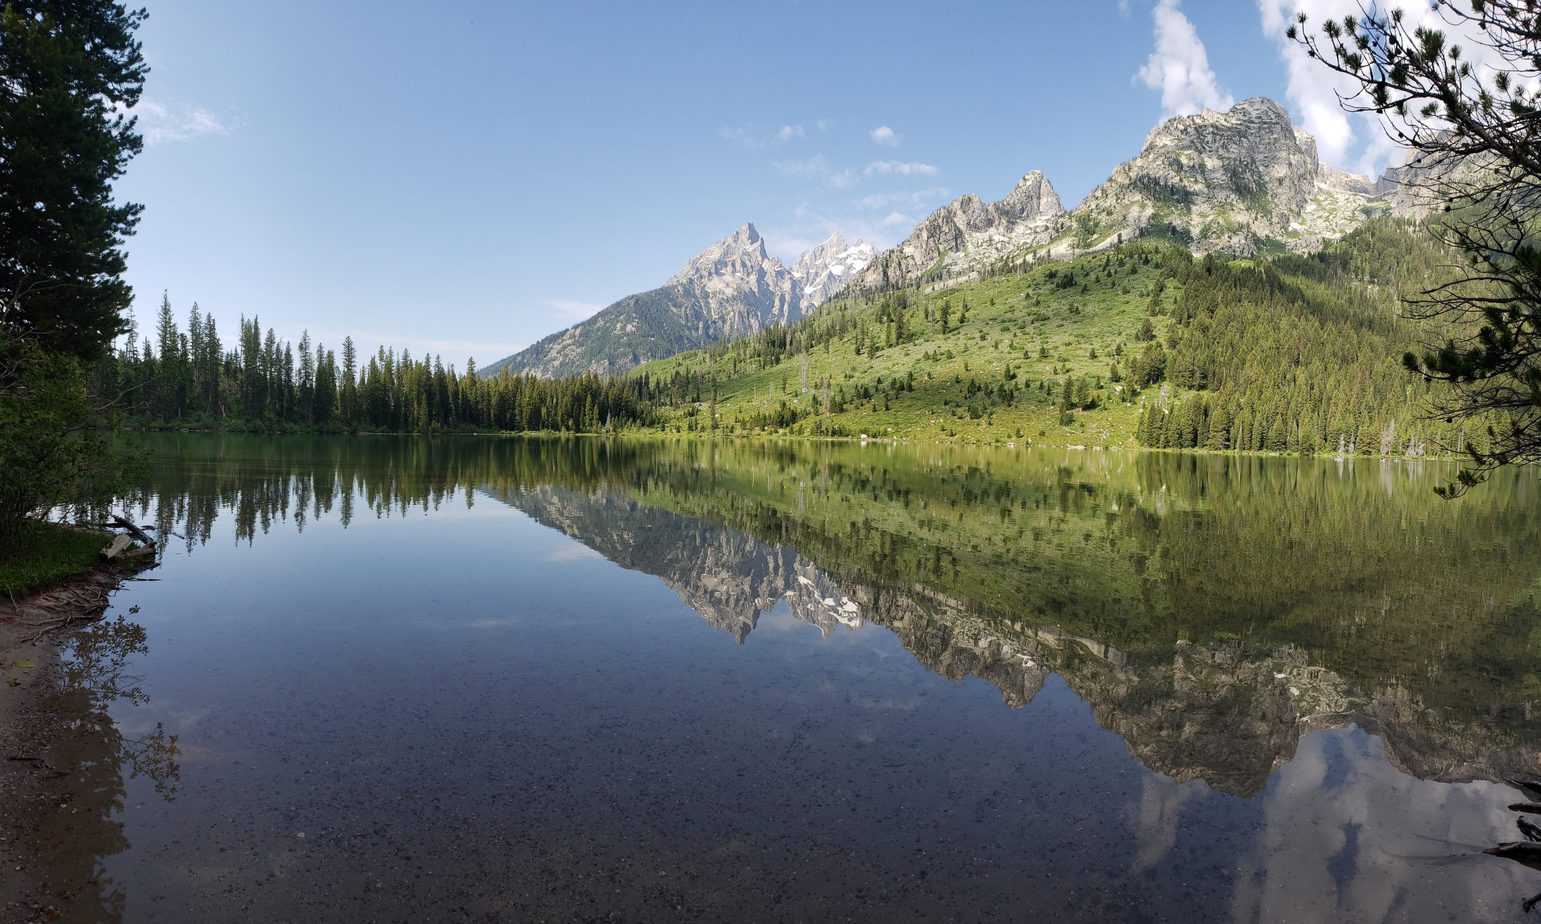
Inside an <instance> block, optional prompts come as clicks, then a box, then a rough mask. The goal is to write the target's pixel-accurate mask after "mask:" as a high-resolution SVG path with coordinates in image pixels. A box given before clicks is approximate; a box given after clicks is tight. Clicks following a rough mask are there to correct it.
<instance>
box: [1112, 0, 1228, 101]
mask: <svg viewBox="0 0 1541 924" xmlns="http://www.w3.org/2000/svg"><path fill="white" fill-rule="evenodd" d="M1178 4H1179V0H1158V2H1157V3H1156V7H1155V9H1154V10H1153V11H1152V12H1151V18H1152V19H1153V20H1154V22H1155V39H1156V48H1155V50H1154V51H1152V52H1151V53H1150V57H1149V58H1148V59H1146V61H1145V66H1144V67H1142V68H1140V70H1139V73H1138V74H1136V75H1135V76H1136V77H1137V78H1138V79H1139V80H1140V81H1142V82H1143V83H1144V84H1145V85H1146V86H1147V87H1150V88H1151V89H1152V90H1160V91H1161V111H1162V114H1163V115H1165V116H1175V115H1192V114H1194V113H1196V112H1201V111H1203V110H1205V109H1229V108H1231V104H1232V99H1231V95H1230V94H1229V93H1227V92H1225V90H1224V89H1223V88H1222V87H1221V86H1220V82H1219V80H1217V79H1216V78H1215V72H1214V71H1212V70H1210V68H1209V54H1208V53H1207V52H1206V51H1205V50H1204V43H1203V42H1202V41H1201V40H1200V39H1199V34H1198V32H1197V30H1195V29H1194V28H1193V23H1192V22H1191V21H1190V20H1189V19H1188V17H1187V16H1184V15H1183V13H1182V10H1180V9H1178Z"/></svg>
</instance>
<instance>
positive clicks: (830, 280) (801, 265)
mask: <svg viewBox="0 0 1541 924" xmlns="http://www.w3.org/2000/svg"><path fill="white" fill-rule="evenodd" d="M876 255H877V249H876V248H875V247H873V246H872V245H871V244H869V243H867V242H866V241H861V240H858V241H847V240H846V239H845V238H844V237H842V236H841V235H840V232H838V231H836V232H835V233H833V234H831V235H830V236H829V237H828V238H826V239H825V240H824V242H823V243H821V244H818V245H817V246H815V247H813V248H811V249H810V250H808V251H807V252H805V253H804V254H803V255H802V256H800V257H798V258H797V263H796V264H795V265H794V266H793V267H792V275H793V276H794V277H795V278H796V279H797V281H798V282H799V283H800V284H801V285H802V289H803V310H804V311H807V310H809V309H811V308H814V307H817V306H819V305H822V304H824V303H825V302H826V301H828V300H829V299H831V298H832V297H834V295H835V294H836V293H837V292H839V291H840V290H841V289H842V288H844V287H845V285H846V283H847V282H849V281H850V280H851V278H852V277H853V276H855V275H856V274H857V273H859V272H861V271H862V269H863V268H864V267H866V265H867V264H868V263H871V262H872V258H873V257H874V256H876Z"/></svg>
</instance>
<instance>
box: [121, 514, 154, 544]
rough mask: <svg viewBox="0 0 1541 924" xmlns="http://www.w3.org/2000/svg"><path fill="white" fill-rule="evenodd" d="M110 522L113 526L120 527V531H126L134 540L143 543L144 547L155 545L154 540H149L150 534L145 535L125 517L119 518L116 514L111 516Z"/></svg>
mask: <svg viewBox="0 0 1541 924" xmlns="http://www.w3.org/2000/svg"><path fill="white" fill-rule="evenodd" d="M112 522H113V525H115V526H118V527H120V528H122V529H125V530H128V534H129V535H130V536H133V537H134V538H135V539H138V540H139V541H140V542H143V543H144V544H145V545H154V544H155V540H154V539H151V538H150V534H149V533H147V532H145V531H144V530H142V529H140V528H139V527H138V526H135V525H134V524H133V522H132V521H130V520H129V519H128V518H127V517H122V516H119V515H118V514H116V513H115V514H113V515H112Z"/></svg>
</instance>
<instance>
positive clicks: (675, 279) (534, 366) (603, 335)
mask: <svg viewBox="0 0 1541 924" xmlns="http://www.w3.org/2000/svg"><path fill="white" fill-rule="evenodd" d="M862 246H865V245H862ZM869 249H870V248H869ZM806 256H807V255H805V258H806ZM802 265H803V261H801V260H800V261H799V266H802ZM808 268H809V271H810V272H812V273H814V274H815V275H822V276H828V275H829V271H830V267H829V266H828V265H826V264H824V263H820V262H817V261H812V262H810V263H809V264H808ZM815 304H816V302H815ZM809 307H811V305H809V304H808V303H807V301H806V299H805V296H804V288H803V284H802V282H800V281H799V276H798V275H797V274H794V273H793V272H792V271H791V270H789V269H787V267H786V266H785V265H784V264H782V262H781V261H780V260H778V259H776V258H775V257H773V256H771V255H770V253H769V252H768V251H767V250H766V249H765V240H764V238H762V237H761V236H760V232H759V231H758V230H756V229H755V226H754V225H753V224H747V223H746V224H744V225H742V226H740V227H739V229H738V230H737V231H734V232H733V233H732V234H730V235H728V236H727V237H725V238H723V239H722V240H720V241H718V242H717V243H715V244H713V245H712V246H710V247H708V248H706V249H705V250H703V251H701V252H700V253H699V254H697V255H696V256H694V257H692V258H691V259H690V261H689V262H687V263H686V264H685V266H684V267H683V268H682V269H681V270H680V271H679V272H678V273H675V274H674V276H672V277H671V278H670V279H669V281H668V282H666V283H665V284H664V285H662V286H659V287H658V288H656V289H651V290H649V291H647V292H641V293H638V294H636V295H628V296H626V297H625V298H623V299H621V300H620V301H618V302H616V303H614V304H612V305H610V306H609V307H607V308H605V309H603V310H602V311H600V312H599V313H598V314H595V315H594V316H593V317H591V318H589V319H588V320H587V321H583V322H581V323H579V324H575V325H573V326H572V327H569V328H567V329H566V330H564V331H560V332H558V333H555V334H552V335H551V336H549V337H546V338H545V339H543V340H541V341H539V342H538V343H536V344H534V345H533V346H530V347H528V348H526V349H525V350H522V351H521V352H518V353H515V354H514V355H512V356H509V357H507V358H505V359H502V360H499V361H498V362H496V363H493V364H492V365H491V366H488V367H487V368H485V369H484V370H482V374H483V375H496V374H498V373H499V372H501V371H502V370H503V369H508V370H510V371H512V372H516V373H518V372H527V373H531V374H534V375H539V376H544V377H555V376H563V375H577V374H580V373H584V372H597V373H608V372H622V371H625V370H626V369H630V368H632V367H633V366H636V365H639V364H641V363H644V362H647V361H648V360H650V359H661V358H663V357H666V356H673V355H674V354H675V353H678V352H681V351H682V350H689V349H695V348H697V347H702V346H706V345H708V344H711V343H716V342H718V341H720V340H727V339H731V338H734V337H742V336H745V335H747V334H753V333H756V332H757V331H761V330H764V329H765V328H766V327H768V326H771V325H774V324H783V323H787V322H790V321H796V320H797V319H798V318H800V317H802V316H803V312H804V311H805V310H807V308H809Z"/></svg>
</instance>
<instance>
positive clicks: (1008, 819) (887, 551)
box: [48, 435, 1541, 922]
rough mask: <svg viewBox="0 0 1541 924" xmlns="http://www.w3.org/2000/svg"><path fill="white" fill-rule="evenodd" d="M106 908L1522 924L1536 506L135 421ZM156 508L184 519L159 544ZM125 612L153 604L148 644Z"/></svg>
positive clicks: (961, 457)
mask: <svg viewBox="0 0 1541 924" xmlns="http://www.w3.org/2000/svg"><path fill="white" fill-rule="evenodd" d="M148 451H149V453H150V458H151V459H152V465H151V470H150V471H149V472H148V473H147V475H146V478H145V483H144V485H143V489H142V491H141V492H140V493H138V494H137V495H136V496H135V497H134V498H133V499H132V502H133V505H134V506H135V507H136V509H138V510H139V512H140V515H141V516H142V517H143V522H147V523H148V522H154V523H156V524H157V525H158V527H159V529H160V530H161V532H162V533H163V534H165V535H166V545H165V547H164V549H163V552H162V559H161V565H160V567H159V568H158V569H157V570H156V571H154V572H152V573H151V574H150V575H149V576H152V577H154V578H157V579H158V580H156V581H147V582H136V583H132V584H129V585H128V586H127V587H126V588H125V589H124V590H122V591H121V592H119V593H118V594H117V596H116V597H115V600H114V606H113V610H112V611H111V612H110V614H109V622H108V623H105V624H103V625H102V626H101V627H99V628H98V629H96V630H94V631H93V632H91V633H87V634H86V635H85V636H83V637H82V638H81V639H80V640H78V641H77V642H76V644H75V646H74V651H75V659H74V661H73V662H72V671H71V674H70V682H71V686H70V688H69V689H68V690H67V691H66V699H67V701H68V702H72V703H74V704H75V706H74V708H78V709H79V710H81V714H82V716H85V717H87V718H90V719H93V720H92V721H86V722H83V723H82V724H81V726H80V728H79V729H77V733H76V734H74V735H72V736H71V737H70V739H69V740H68V741H67V742H65V744H64V745H61V749H60V753H58V754H56V755H54V763H55V765H57V766H66V767H73V768H75V770H76V772H75V775H74V777H72V779H71V780H69V781H63V782H61V783H60V784H59V785H61V786H63V787H67V788H68V789H69V791H70V800H69V801H70V804H71V806H72V811H70V812H69V813H61V816H60V818H59V819H58V820H57V821H56V822H55V823H54V824H55V827H54V829H53V831H52V834H53V836H54V839H55V843H56V849H55V850H54V851H53V852H52V854H51V856H50V857H49V858H48V862H49V863H50V865H51V866H52V867H53V869H54V870H55V877H56V879H58V880H60V881H62V880H66V879H69V878H70V877H71V876H73V877H74V879H75V881H76V882H77V886H76V889H75V894H74V897H73V901H72V902H70V903H69V907H68V915H67V916H68V917H69V918H72V919H77V920H97V919H111V920H119V919H121V920H125V921H164V920H297V921H299V920H303V921H318V920H414V921H415V920H425V919H447V920H484V919H485V920H528V919H548V920H571V919H588V918H609V917H611V916H613V917H614V918H615V919H619V920H640V919H669V920H675V919H680V918H693V919H710V920H718V919H728V918H755V919H789V920H812V919H821V920H834V919H855V920H875V919H888V920H894V919H946V920H976V919H983V918H987V917H988V918H998V917H1001V916H1007V917H1011V918H1020V919H1035V918H1036V919H1043V920H1070V921H1196V920H1205V921H1210V920H1236V921H1259V920H1261V921H1286V920H1287V921H1339V920H1399V921H1420V922H1421V921H1450V920H1512V919H1515V918H1517V917H1519V916H1520V911H1519V902H1520V901H1521V900H1522V899H1523V898H1525V897H1527V896H1529V895H1530V894H1532V893H1534V892H1537V891H1541V873H1536V872H1533V871H1531V870H1528V869H1526V868H1524V867H1521V866H1519V865H1517V864H1514V863H1512V862H1510V861H1506V860H1502V859H1498V858H1493V857H1488V856H1483V855H1480V854H1478V853H1477V852H1476V851H1477V850H1479V849H1480V848H1482V847H1484V846H1489V845H1491V844H1494V843H1496V842H1498V841H1500V840H1513V839H1515V838H1516V837H1517V836H1518V835H1517V833H1516V832H1515V826H1514V818H1515V816H1514V815H1512V814H1511V813H1509V812H1508V811H1507V809H1506V805H1507V803H1509V802H1512V801H1516V800H1517V799H1518V798H1519V794H1518V793H1517V791H1516V790H1513V789H1511V788H1509V787H1507V786H1505V785H1502V784H1500V783H1495V782H1491V781H1492V780H1496V779H1501V778H1502V777H1503V776H1504V775H1507V774H1512V773H1515V772H1528V773H1541V763H1538V755H1541V718H1536V719H1533V718H1532V715H1533V710H1532V708H1531V704H1532V703H1533V702H1534V701H1535V700H1536V698H1537V690H1538V688H1541V685H1538V679H1541V672H1538V668H1541V632H1537V631H1536V630H1537V627H1538V625H1541V624H1538V621H1537V618H1536V614H1537V604H1536V599H1537V598H1536V591H1537V587H1538V584H1537V577H1538V575H1541V547H1538V544H1537V538H1538V535H1537V534H1538V532H1541V521H1538V518H1537V516H1536V513H1537V512H1538V510H1541V503H1538V502H1541V492H1538V486H1537V484H1536V479H1535V476H1534V474H1533V473H1522V474H1515V475H1510V476H1508V477H1505V478H1503V479H1500V480H1499V481H1498V482H1496V483H1494V484H1492V485H1489V486H1486V487H1484V488H1483V489H1481V490H1480V491H1478V492H1476V493H1474V494H1473V495H1472V496H1469V497H1467V498H1465V499H1463V500H1461V501H1460V502H1458V503H1446V502H1442V501H1439V500H1438V499H1436V498H1435V497H1434V496H1433V495H1432V492H1431V487H1432V486H1433V485H1435V484H1438V483H1441V481H1442V480H1443V479H1448V478H1449V477H1450V474H1451V470H1450V469H1448V468H1445V467H1441V466H1436V465H1434V464H1424V465H1412V466H1409V465H1397V464H1382V463H1378V462H1374V461H1369V460H1357V461H1351V462H1342V463H1336V462H1326V461H1293V460H1256V459H1239V460H1238V459H1224V458H1198V457H1176V456H1163V455H1154V454H1143V455H1135V454H1127V455H1126V454H1113V453H1090V452H1066V451H1053V452H1048V451H999V452H986V451H964V450H955V451H946V450H931V449H924V450H922V449H903V448H899V449H895V448H892V447H881V446H866V447H858V446H838V447H836V446H789V445H760V444H718V445H710V444H690V443H669V444H651V443H638V442H604V441H601V440H591V439H581V440H580V439H573V440H548V441H535V440H511V439H510V440H499V439H439V440H426V439H386V438H358V439H352V440H343V439H322V438H305V439H299V438H295V439H280V440H274V439H260V440H259V439H256V438H244V437H215V436H196V435H183V436H174V437H161V438H156V439H154V440H153V441H151V442H150V443H149V446H148ZM172 534H175V535H172ZM141 630H142V631H141Z"/></svg>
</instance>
